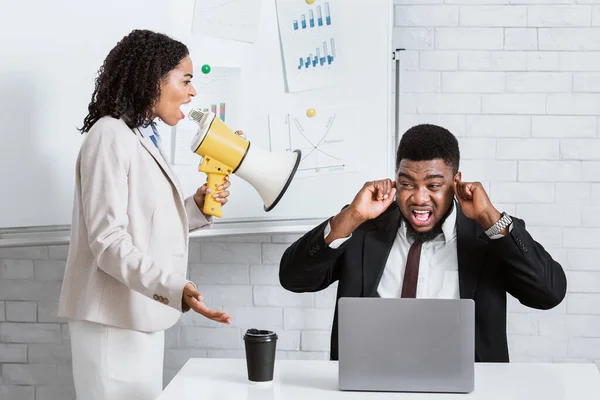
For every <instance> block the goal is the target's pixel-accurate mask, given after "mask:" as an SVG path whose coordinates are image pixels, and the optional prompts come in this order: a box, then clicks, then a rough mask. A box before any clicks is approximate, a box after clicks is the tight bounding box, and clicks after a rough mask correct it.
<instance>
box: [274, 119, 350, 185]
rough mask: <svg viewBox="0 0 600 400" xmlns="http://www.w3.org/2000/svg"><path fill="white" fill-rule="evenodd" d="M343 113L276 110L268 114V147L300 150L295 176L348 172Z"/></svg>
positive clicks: (348, 151)
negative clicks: (309, 113)
mask: <svg viewBox="0 0 600 400" xmlns="http://www.w3.org/2000/svg"><path fill="white" fill-rule="evenodd" d="M348 123H351V120H348V118H346V116H345V115H344V114H341V115H340V114H339V113H338V112H336V111H334V110H325V109H323V110H321V112H319V113H318V114H317V115H316V116H314V117H308V116H307V115H306V114H305V113H291V112H288V113H279V114H277V115H270V116H269V127H270V143H271V150H286V151H293V150H296V149H299V150H301V151H302V158H301V160H300V165H299V167H298V176H303V177H308V176H316V175H323V174H331V173H339V172H347V171H348V170H349V168H350V166H349V161H352V157H351V154H352V150H351V142H352V141H351V140H350V139H349V138H347V137H345V135H344V133H345V132H347V131H348V127H347V126H345V125H347V124H348Z"/></svg>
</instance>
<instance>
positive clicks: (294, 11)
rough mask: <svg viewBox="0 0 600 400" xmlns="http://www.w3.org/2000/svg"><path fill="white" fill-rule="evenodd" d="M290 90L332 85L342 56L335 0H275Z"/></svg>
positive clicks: (334, 82) (337, 74)
mask: <svg viewBox="0 0 600 400" xmlns="http://www.w3.org/2000/svg"><path fill="white" fill-rule="evenodd" d="M276 1H277V20H278V23H279V36H280V38H281V47H282V51H283V59H284V64H285V75H286V81H287V86H288V91H289V92H299V91H304V90H311V89H318V88H322V87H327V86H333V85H335V84H336V83H337V82H336V76H339V70H340V68H341V63H342V62H343V58H342V57H341V56H340V54H339V51H338V49H339V45H338V44H339V42H338V36H337V35H336V24H337V23H338V22H337V21H336V19H335V8H334V7H333V5H334V4H337V3H336V2H335V1H332V0H329V1H322V0H316V1H315V2H313V3H312V4H308V3H306V1H298V0H276Z"/></svg>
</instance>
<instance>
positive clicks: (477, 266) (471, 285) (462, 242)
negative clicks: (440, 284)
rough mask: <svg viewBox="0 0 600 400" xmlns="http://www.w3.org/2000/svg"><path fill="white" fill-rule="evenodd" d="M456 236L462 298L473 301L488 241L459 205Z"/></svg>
mask: <svg viewBox="0 0 600 400" xmlns="http://www.w3.org/2000/svg"><path fill="white" fill-rule="evenodd" d="M457 208H458V210H457V215H456V236H457V256H458V276H459V279H458V282H459V289H460V297H461V298H463V299H472V298H473V295H474V293H475V289H476V287H477V281H478V279H479V275H480V274H481V269H482V266H483V258H484V256H485V251H486V248H487V240H486V239H485V238H484V237H483V235H485V233H484V231H483V228H481V226H479V224H478V223H477V222H475V221H473V220H471V219H469V218H467V217H466V216H465V215H464V214H463V213H462V210H461V209H460V206H458V204H457Z"/></svg>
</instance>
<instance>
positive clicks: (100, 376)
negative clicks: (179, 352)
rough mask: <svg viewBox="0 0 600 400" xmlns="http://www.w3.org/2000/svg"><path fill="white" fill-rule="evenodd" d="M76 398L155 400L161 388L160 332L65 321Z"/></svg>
mask: <svg viewBox="0 0 600 400" xmlns="http://www.w3.org/2000/svg"><path fill="white" fill-rule="evenodd" d="M69 329H70V331H71V353H72V356H73V380H74V381H75V392H76V394H77V400H155V399H156V398H157V397H158V396H159V395H160V393H161V391H162V385H163V358H164V343H165V333H164V331H160V332H153V333H144V332H137V331H131V330H128V329H121V328H116V327H113V326H107V325H102V324H97V323H92V322H88V321H75V320H69Z"/></svg>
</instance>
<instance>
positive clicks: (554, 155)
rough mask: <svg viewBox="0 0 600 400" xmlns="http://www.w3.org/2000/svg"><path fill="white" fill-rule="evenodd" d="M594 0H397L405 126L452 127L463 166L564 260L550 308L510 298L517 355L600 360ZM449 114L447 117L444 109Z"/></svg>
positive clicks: (598, 53) (599, 92)
mask: <svg viewBox="0 0 600 400" xmlns="http://www.w3.org/2000/svg"><path fill="white" fill-rule="evenodd" d="M594 3H597V1H594V0H577V1H575V0H430V1H420V0H396V1H395V4H396V10H395V11H396V15H395V21H396V24H397V28H396V34H395V37H394V39H395V43H394V45H395V47H401V48H406V49H407V51H406V52H405V53H406V54H407V56H408V57H407V58H408V61H407V62H406V65H404V59H403V58H401V76H402V77H406V76H410V77H411V82H410V83H405V82H403V81H401V85H400V92H401V93H400V97H401V106H402V108H401V115H400V126H401V129H406V128H408V127H410V126H412V125H414V124H416V123H421V122H429V123H434V124H439V125H443V126H445V127H447V128H448V129H450V130H451V131H453V132H454V133H455V134H456V135H457V136H459V143H460V146H461V155H462V166H461V170H462V172H463V178H464V179H468V180H479V181H482V182H484V183H485V184H486V185H489V186H488V187H489V188H490V195H491V197H492V200H493V201H494V202H495V204H497V205H499V206H500V207H501V208H503V209H506V210H513V211H514V212H515V214H516V215H517V216H519V217H522V218H524V219H525V221H526V222H527V224H528V227H529V230H530V231H531V233H532V234H533V235H534V237H535V238H536V239H537V240H538V241H539V242H541V243H542V244H543V245H544V246H545V247H546V248H547V249H548V250H549V251H550V252H551V253H552V254H553V255H554V256H555V257H556V259H557V260H559V261H560V262H562V263H563V266H564V267H565V269H566V270H567V274H568V280H569V281H568V293H567V298H566V300H565V301H564V302H563V303H562V304H561V305H560V306H558V307H557V308H556V309H554V310H551V311H545V312H541V311H534V310H531V309H527V308H525V307H523V306H521V305H520V304H519V303H518V302H516V301H514V299H511V301H510V302H509V315H508V326H507V330H508V334H509V338H510V340H509V346H510V350H511V356H512V359H513V360H515V361H548V362H552V361H554V362H573V361H577V362H581V361H583V362H593V361H596V362H597V363H600V361H599V360H600V317H599V315H600V311H599V310H600V261H598V260H600V242H599V241H598V237H600V184H598V183H594V182H598V181H599V178H598V177H599V176H600V162H599V161H600V137H599V126H598V116H599V115H600V32H599V30H598V29H599V28H597V27H596V26H599V25H600V6H597V5H591V4H594ZM408 4H419V6H412V5H408ZM456 15H458V18H456ZM415 32H427V36H426V39H427V40H414V38H415V36H414V33H415ZM411 35H412V36H411ZM422 37H424V36H422ZM415 53H416V54H417V55H418V56H417V57H415ZM403 55H404V53H403ZM415 58H416V60H417V62H414V60H415ZM408 73H410V75H408ZM437 74H440V77H441V84H440V85H438V82H437ZM427 79H432V80H433V81H434V82H429V81H425V80H427ZM420 80H423V81H420ZM437 87H439V90H437V91H436V90H434V89H436V88H437ZM450 114H451V117H452V118H453V120H452V121H451V122H452V123H447V121H445V120H444V119H443V118H442V117H446V116H448V115H450ZM457 121H458V122H460V123H457ZM463 136H466V138H468V139H469V140H465V139H466V138H465V137H463Z"/></svg>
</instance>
